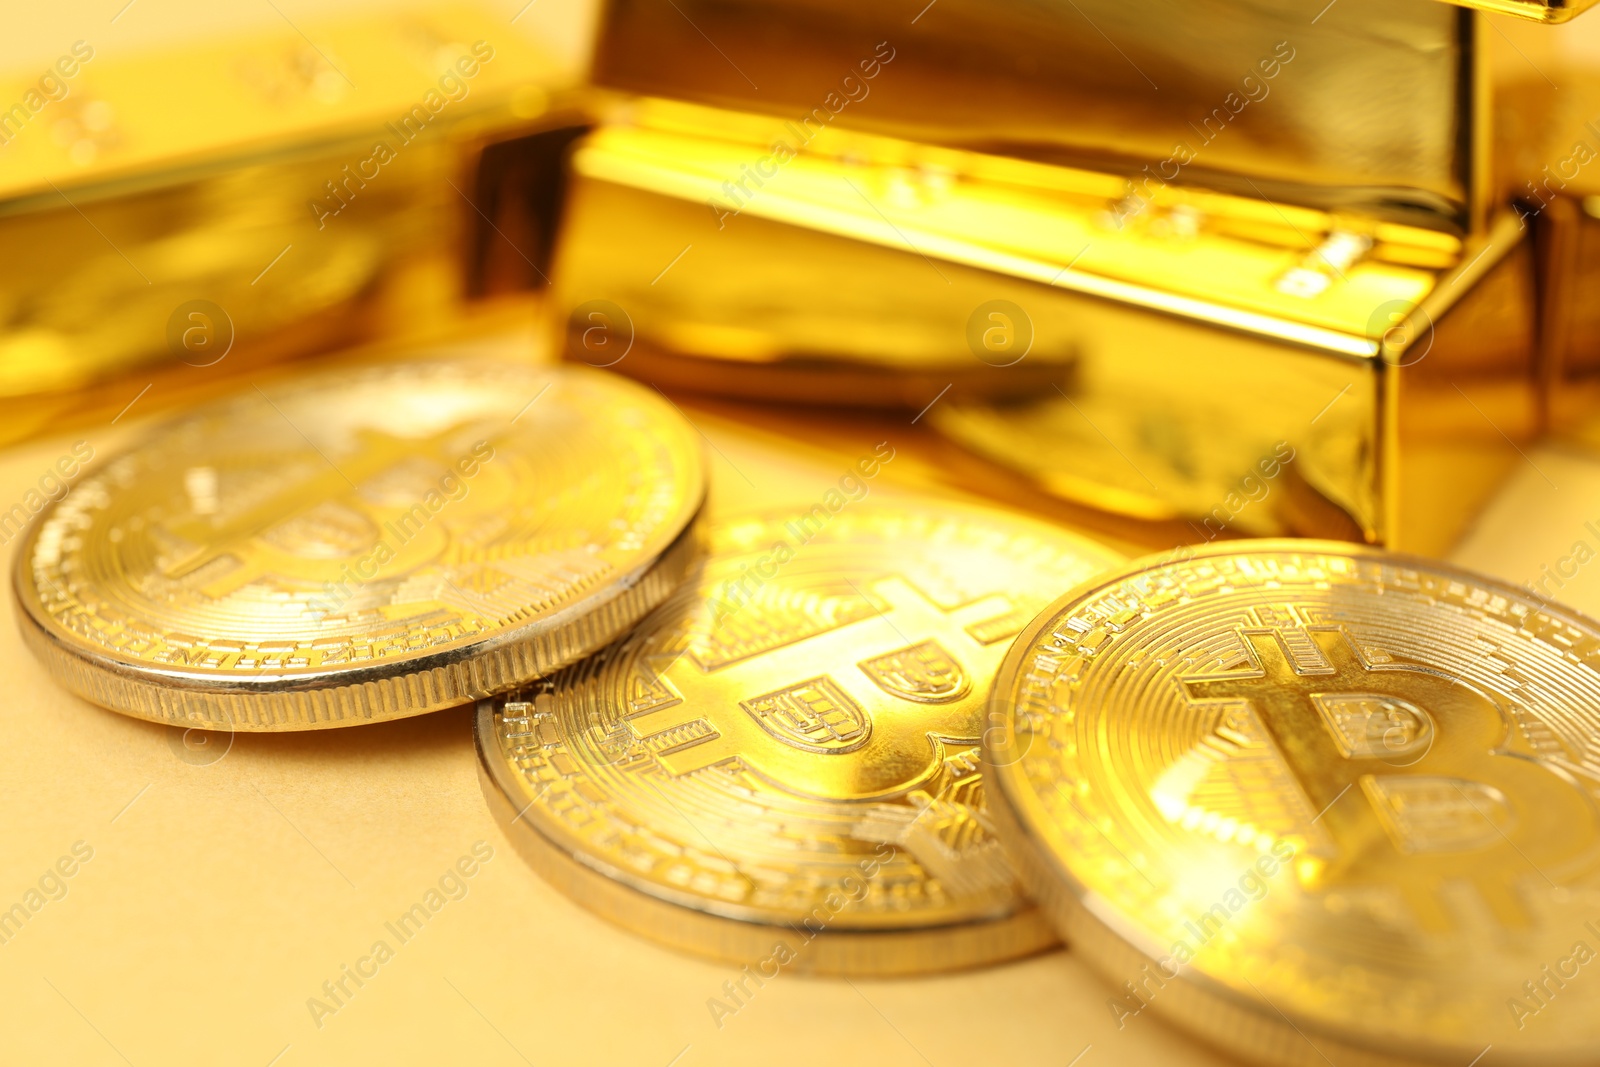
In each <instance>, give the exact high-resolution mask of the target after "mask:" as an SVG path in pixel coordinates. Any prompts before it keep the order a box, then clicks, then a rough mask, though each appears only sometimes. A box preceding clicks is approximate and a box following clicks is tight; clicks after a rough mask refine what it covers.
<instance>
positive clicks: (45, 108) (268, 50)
mask: <svg viewBox="0 0 1600 1067" xmlns="http://www.w3.org/2000/svg"><path fill="white" fill-rule="evenodd" d="M310 31H311V33H312V38H307V37H303V36H301V35H300V34H299V33H298V32H296V31H295V30H293V29H292V28H290V27H287V26H285V27H283V28H282V32H281V33H279V32H272V33H267V34H257V35H253V36H252V37H250V38H248V39H243V40H235V41H231V42H208V43H205V44H201V45H195V46H192V47H188V48H186V49H182V50H179V51H177V52H173V53H151V54H146V55H142V56H132V57H118V56H115V55H113V54H111V50H110V49H103V50H96V48H95V46H94V42H91V41H80V42H77V43H76V44H75V45H72V46H71V47H69V48H66V49H64V50H63V55H62V57H61V59H60V60H58V61H57V62H56V63H54V64H52V65H51V66H50V67H49V69H48V70H44V71H42V72H41V71H24V72H21V73H20V74H19V75H18V76H17V77H16V78H13V79H8V80H5V81H3V82H0V108H5V107H7V106H9V110H4V111H3V112H0V159H3V160H4V167H3V169H0V440H13V439H16V438H19V437H23V436H26V435H28V434H29V433H32V432H34V431H35V430H36V429H38V428H41V427H44V426H47V425H60V424H61V423H62V422H63V421H68V420H73V419H80V418H86V417H100V416H101V415H102V414H103V415H104V417H105V418H109V417H110V416H111V415H112V414H115V413H116V411H117V410H118V409H119V408H121V407H122V406H123V405H125V404H127V403H128V402H129V401H130V400H131V399H132V398H133V397H134V396H135V395H136V394H139V392H140V389H141V388H143V387H144V386H145V385H147V384H152V383H154V384H152V388H151V390H150V394H149V397H148V398H147V399H146V400H145V401H144V402H143V406H142V408H141V410H145V409H147V408H149V407H150V406H154V405H160V404H162V403H168V404H170V403H173V402H176V399H177V398H178V397H179V396H182V395H185V394H186V393H187V392H188V391H191V390H192V389H194V388H197V387H199V386H200V384H201V383H205V384H206V386H208V387H209V386H211V385H214V384H215V383H218V382H220V381H221V380H222V379H223V378H224V377H225V376H227V375H230V374H235V375H236V374H237V373H238V372H240V371H242V370H244V369H246V368H247V367H249V366H252V365H258V364H260V363H262V362H265V361H269V360H275V359H279V358H284V357H289V356H296V355H303V354H306V353H311V352H317V351H322V350H326V349H328V348H331V347H334V346H339V345H346V344H351V343H356V342H364V341H369V340H373V339H379V338H384V337H393V336H402V335H407V334H415V333H419V332H426V331H429V330H437V329H440V328H442V327H444V326H445V325H446V324H448V323H451V322H453V321H455V319H456V318H457V316H459V315H460V314H461V312H462V309H463V305H462V301H463V297H464V295H465V294H464V292H463V271H462V258H463V255H464V254H465V253H466V251H467V250H466V249H465V248H464V247H463V243H464V241H466V240H467V239H468V238H469V237H470V231H471V229H472V227H473V226H476V225H478V216H477V215H476V213H475V211H474V208H473V206H472V205H471V204H470V203H469V202H468V200H469V199H470V198H472V197H473V196H475V195H477V190H476V189H475V185H474V181H473V178H474V173H473V168H474V165H475V164H474V160H475V159H476V155H477V151H478V149H479V148H481V146H482V145H483V144H484V143H485V142H486V141H488V140H491V139H497V138H501V137H504V136H508V135H509V134H511V133H513V132H516V131H520V130H526V129H528V128H530V127H532V126H535V125H537V124H539V123H540V122H541V121H544V120H543V118H542V116H544V115H546V113H547V112H548V110H549V99H548V97H547V94H546V90H545V89H544V88H541V87H540V85H539V79H540V78H541V77H542V78H543V79H544V81H545V83H546V84H547V85H548V84H549V82H550V80H551V78H550V74H549V71H550V69H551V68H550V65H549V64H548V63H547V62H546V61H545V60H544V59H543V58H542V57H541V56H540V55H539V54H538V53H537V52H536V50H535V49H534V48H532V47H531V46H530V45H529V44H528V43H527V42H526V41H524V40H521V39H518V38H517V37H515V36H513V35H512V34H510V33H508V32H507V31H506V29H505V23H504V20H503V19H499V18H495V17H491V15H490V14H489V13H488V12H484V11H480V10H477V9H473V8H463V7H448V8H440V9H436V10H435V9H429V10H423V11H413V12H404V13H400V14H397V15H395V16H394V17H393V18H390V19H387V20H385V21H382V22H378V23H374V22H371V21H369V20H362V21H359V22H355V23H347V24H331V25H322V26H316V25H314V26H311V27H310ZM311 39H314V40H315V41H316V42H317V44H315V45H313V44H311V43H310V41H311ZM196 86H204V87H205V91H204V92H196V91H195V87H196ZM13 102H15V103H14V106H10V105H12V104H13Z"/></svg>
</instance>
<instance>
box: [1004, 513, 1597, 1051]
mask: <svg viewBox="0 0 1600 1067" xmlns="http://www.w3.org/2000/svg"><path fill="white" fill-rule="evenodd" d="M996 702H997V704H998V705H1000V706H1001V708H1002V710H1003V714H1002V716H1001V719H1000V721H999V722H998V724H997V726H996V728H995V729H994V730H992V731H991V732H990V733H989V734H988V735H987V736H986V738H985V757H986V763H987V766H988V768H989V771H988V773H989V774H990V775H991V783H990V787H991V799H992V801H993V806H994V808H995V809H996V819H997V822H998V824H999V828H1000V831H1001V834H1002V838H1003V840H1005V841H1006V843H1007V844H1008V846H1010V848H1011V850H1012V854H1013V856H1014V858H1015V859H1016V861H1017V862H1018V864H1019V868H1020V873H1021V874H1022V875H1023V877H1024V880H1025V882H1026V883H1027V884H1028V886H1029V888H1030V889H1032V890H1033V891H1034V893H1035V895H1036V898H1037V899H1039V900H1040V902H1041V905H1042V906H1044V907H1046V908H1047V909H1048V910H1049V911H1050V912H1051V913H1052V915H1053V916H1054V917H1055V918H1056V920H1057V922H1058V925H1059V926H1060V927H1061V928H1062V929H1063V931H1064V933H1065V934H1066V936H1067V937H1068V938H1069V940H1070V941H1071V942H1072V943H1073V944H1074V946H1075V947H1076V948H1077V949H1078V950H1080V951H1082V952H1084V953H1085V954H1087V955H1088V956H1089V957H1090V958H1092V959H1093V960H1094V961H1095V962H1096V963H1097V964H1098V965H1099V967H1100V968H1101V969H1102V970H1103V971H1104V972H1105V973H1106V974H1107V975H1108V977H1110V978H1111V979H1112V982H1113V986H1114V988H1112V989H1109V990H1108V991H1107V994H1108V995H1107V1011H1108V1012H1109V1013H1110V1015H1111V1016H1112V1017H1113V1018H1114V1019H1115V1020H1116V1021H1117V1023H1118V1025H1119V1026H1134V1025H1141V1024H1142V1023H1141V1021H1140V1016H1142V1015H1145V1014H1146V1013H1147V1012H1153V1013H1156V1014H1166V1015H1168V1016H1169V1017H1171V1018H1174V1019H1175V1020H1177V1021H1179V1022H1180V1023H1182V1024H1184V1025H1187V1026H1189V1027H1192V1028H1194V1029H1196V1030H1197V1031H1199V1032H1201V1033H1202V1034H1204V1035H1206V1036H1209V1037H1210V1038H1212V1039H1214V1040H1216V1041H1217V1042H1219V1043H1220V1044H1222V1045H1224V1046H1225V1047H1227V1048H1228V1049H1229V1050H1230V1051H1232V1052H1233V1053H1235V1054H1239V1055H1245V1056H1247V1057H1249V1058H1251V1059H1255V1060H1259V1061H1262V1062H1273V1063H1306V1064H1310V1063H1323V1062H1328V1060H1325V1059H1324V1057H1328V1058H1330V1059H1331V1061H1332V1062H1340V1063H1347V1062H1359V1063H1405V1062H1429V1063H1433V1062H1454V1063H1460V1064H1462V1065H1465V1064H1467V1063H1469V1062H1472V1061H1473V1059H1474V1057H1477V1056H1480V1055H1481V1054H1482V1053H1483V1051H1484V1049H1485V1048H1486V1047H1488V1046H1490V1045H1492V1046H1493V1047H1494V1050H1495V1051H1494V1055H1495V1057H1496V1058H1497V1059H1499V1060H1501V1061H1502V1062H1510V1061H1513V1060H1514V1061H1516V1062H1539V1063H1546V1062H1576V1060H1577V1059H1579V1058H1582V1057H1583V1056H1585V1055H1586V1056H1588V1057H1589V1058H1590V1059H1592V1057H1593V1054H1594V1050H1595V1048H1596V1047H1597V1042H1600V1010H1597V1008H1600V962H1594V961H1596V960H1597V958H1600V957H1597V952H1600V817H1597V807H1596V796H1597V787H1600V761H1597V758H1596V757H1597V756H1600V624H1596V623H1595V622H1594V621H1592V620H1590V619H1586V618H1584V617H1582V616H1579V615H1577V614H1575V613H1573V612H1570V611H1568V610H1566V609H1563V608H1560V607H1557V606H1555V605H1552V604H1549V603H1545V602H1541V601H1540V600H1539V599H1538V598H1537V597H1535V596H1534V595H1533V594H1531V593H1527V592H1524V591H1521V590H1517V589H1514V588H1512V587H1510V586H1506V585H1502V584H1500V583H1498V582H1495V581H1493V580H1491V579H1487V578H1481V577H1478V576H1475V575H1473V574H1470V573H1467V572H1463V571H1460V570H1456V569H1454V568H1451V567H1448V566H1446V565H1444V564H1441V563H1436V562H1432V561H1428V560H1423V559H1418V558H1412V557H1406V556H1397V555H1393V554H1387V553H1383V552H1380V551H1377V550H1371V549H1362V548H1356V547H1352V546H1349V545H1340V544H1334V543H1327V542H1294V541H1264V542H1238V543H1235V545H1231V546H1211V547H1208V548H1206V549H1201V550H1196V551H1189V550H1184V551H1181V552H1177V553H1172V554H1169V555H1168V556H1166V557H1162V558H1152V559H1149V560H1144V561H1138V562H1135V563H1133V564H1129V565H1128V566H1127V567H1126V568H1125V569H1123V570H1120V571H1117V572H1115V573H1112V574H1110V575H1108V576H1106V577H1104V578H1103V579H1100V580H1098V581H1096V582H1094V583H1092V586H1090V587H1085V588H1082V589H1080V590H1078V591H1076V592H1074V593H1072V594H1069V595H1068V596H1067V597H1066V598H1065V599H1063V600H1061V601H1059V602H1057V603H1056V604H1054V605H1052V606H1051V607H1050V608H1049V609H1048V610H1046V611H1045V612H1044V613H1043V614H1042V615H1040V616H1039V618H1038V619H1037V620H1035V621H1034V622H1033V623H1032V624H1031V625H1030V626H1029V627H1028V628H1027V630H1025V631H1024V632H1023V633H1022V634H1021V635H1020V636H1019V637H1018V639H1017V643H1016V645H1015V646H1014V647H1013V649H1012V651H1011V653H1010V655H1009V656H1008V658H1007V660H1006V663H1005V665H1004V666H1003V667H1002V669H1001V671H1000V674H999V676H998V678H997V681H996ZM1591 969H1592V970H1593V974H1592V975H1591V974H1590V970H1591ZM1591 982H1592V984H1590V983H1591ZM1341 1056H1343V1057H1346V1058H1341ZM1519 1056H1520V1057H1522V1058H1521V1059H1519V1058H1518V1057H1519Z"/></svg>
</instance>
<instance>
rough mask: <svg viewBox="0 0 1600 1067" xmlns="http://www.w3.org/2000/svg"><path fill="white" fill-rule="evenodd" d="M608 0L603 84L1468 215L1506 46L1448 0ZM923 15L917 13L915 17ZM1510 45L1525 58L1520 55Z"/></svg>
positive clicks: (1103, 163)
mask: <svg viewBox="0 0 1600 1067" xmlns="http://www.w3.org/2000/svg"><path fill="white" fill-rule="evenodd" d="M1320 6H1321V5H1312V6H1310V7H1308V5H1307V4H1305V3H1303V2H1301V0H1216V2H1211V3H1204V4H1196V3H1194V2H1193V0H1147V2H1144V3H1139V4H1128V3H1125V2H1121V0H1077V2H1075V3H1070V4H1022V3H996V2H994V0H938V3H937V4H931V5H929V6H928V7H926V8H924V9H923V10H922V11H921V12H920V14H919V13H918V12H917V11H916V10H915V8H913V9H912V10H910V11H906V10H903V9H902V7H900V6H898V5H890V6H884V5H863V4H858V3H852V2H850V0H810V2H807V3H783V4H771V3H765V2H758V0H677V2H676V3H675V4H662V3H658V2H656V0H610V2H609V3H608V4H607V6H606V9H605V14H604V18H603V22H602V25H601V32H600V37H599V43H598V46H597V50H596V55H595V60H594V75H593V77H594V80H595V81H596V82H597V83H598V84H600V85H602V86H606V87H609V88H612V89H616V90H621V91H623V92H627V93H637V94H643V95H648V96H657V97H666V98H672V99H679V100H683V101H686V102H691V103H699V104H705V105H710V106H716V107H723V108H730V109H739V110H745V111H752V112H761V113H764V114H769V115H773V116H776V117H779V118H782V119H785V120H788V121H791V122H794V123H796V124H797V125H799V124H802V123H804V122H805V121H806V119H807V118H811V119H813V120H814V121H815V122H816V123H817V124H818V125H822V126H848V127H851V128H854V129H859V130H863V131H866V132H872V133H879V134H884V135H887V136H892V137H897V138H902V139H905V140H910V141H919V142H924V143H929V144H939V145H944V146H948V147H953V148H962V149H966V150H970V151H976V152H983V153H986V154H991V155H1006V156H1014V157H1017V158H1021V159H1029V160H1034V161H1038V162H1047V163H1056V164H1061V165H1066V166H1076V167H1086V168H1089V169H1094V170H1101V171H1105V172H1107V173H1112V174H1117V175H1120V176H1122V177H1124V178H1125V179H1126V180H1127V184H1126V186H1125V187H1124V195H1126V196H1130V197H1139V196H1143V195H1145V194H1146V193H1147V192H1148V191H1149V190H1150V189H1151V188H1152V187H1153V188H1159V187H1160V186H1162V185H1165V184H1169V183H1180V184H1189V185H1198V186H1204V187H1207V188H1211V189H1216V190H1220V191H1223V192H1231V193H1235V194H1238V195H1241V196H1246V197H1256V198H1270V199H1272V200H1274V201H1282V202H1290V203H1296V204H1302V205H1306V206H1311V207H1318V208H1322V209H1324V210H1328V211H1338V212H1341V213H1359V214H1365V215H1369V216H1371V217H1374V218H1382V219H1386V220H1389V221H1397V222H1409V223H1412V224H1416V225H1423V226H1434V227H1440V228H1445V229H1454V230H1455V231H1457V232H1460V231H1464V230H1467V229H1471V228H1473V227H1475V226H1478V225H1480V224H1481V223H1482V221H1483V220H1484V219H1486V218H1487V216H1488V212H1489V210H1490V192H1491V190H1490V189H1489V188H1488V185H1487V175H1488V169H1487V168H1488V158H1489V156H1488V134H1489V131H1488V127H1487V110H1486V104H1487V102H1488V99H1489V98H1488V92H1489V86H1490V79H1491V76H1492V75H1491V68H1492V67H1494V62H1493V60H1494V58H1495V55H1494V54H1491V53H1492V52H1493V51H1494V50H1497V49H1503V48H1504V45H1503V43H1502V41H1501V37H1500V35H1499V34H1497V33H1494V32H1493V31H1492V30H1490V28H1489V27H1488V26H1487V25H1486V24H1485V22H1484V21H1483V17H1482V16H1481V15H1479V14H1478V13H1477V12H1473V11H1468V10H1464V9H1462V8H1459V7H1455V6H1451V5H1449V4H1441V3H1437V2H1436V0H1338V3H1337V4H1330V5H1328V7H1327V8H1326V9H1324V10H1321V11H1320V13H1319V11H1318V8H1319V7H1320ZM913 15H916V16H917V17H915V18H912V17H911V16H913ZM1512 59H1513V60H1515V59H1516V56H1515V55H1514V54H1513V55H1512Z"/></svg>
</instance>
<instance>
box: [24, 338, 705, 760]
mask: <svg viewBox="0 0 1600 1067" xmlns="http://www.w3.org/2000/svg"><path fill="white" fill-rule="evenodd" d="M704 491H705V490H704V481H703V474H702V457H701V453H700V444H699V441H698V439H697V438H696V435H695V433H694V430H693V428H692V427H690V426H688V425H687V424H686V423H685V421H684V420H683V419H682V418H681V416H679V415H678V414H677V413H675V412H674V411H673V410H672V408H671V407H670V405H668V404H667V402H666V401H664V400H662V399H661V398H660V397H658V396H655V395H654V394H652V393H651V392H649V391H648V390H645V389H643V388H641V387H639V386H636V385H634V384H632V383H630V382H626V381H624V380H621V379H617V378H613V377H611V376H608V375H603V374H600V373H598V372H593V371H586V370H577V369H567V370H550V369H539V368H532V367H526V366H518V365H510V364H497V363H487V362H484V363H479V362H471V361H461V362H426V363H404V364H396V365H389V366H382V367H373V368H367V369H358V370H349V371H341V372H332V373H330V374H326V375H322V376H319V377H315V378H313V379H310V380H306V381H302V382H299V383H296V384H295V385H293V386H292V387H290V388H288V389H282V388H281V387H280V388H272V387H267V388H257V389H253V390H248V391H246V392H244V393H242V394H241V395H240V396H238V397H237V398H235V399H231V400H228V401H224V402H219V403H217V404H215V405H212V406H209V407H206V408H203V409H201V410H200V411H198V412H196V413H194V414H192V415H190V416H188V417H186V418H184V419H181V420H179V421H177V422H175V423H173V424H170V425H168V426H166V427H164V428H162V429H160V430H159V431H157V432H156V433H155V434H154V435H153V436H152V437H151V438H150V439H148V440H147V441H146V442H144V443H143V444H140V445H138V446H136V447H134V448H133V449H132V450H130V451H128V452H126V453H124V454H122V455H120V456H118V457H116V458H114V459H112V460H110V461H109V462H108V463H107V464H106V466H105V467H104V468H103V469H101V470H99V471H97V472H95V473H93V474H92V476H90V477H87V478H85V479H84V480H83V481H82V482H81V483H80V484H79V485H78V486H77V487H76V489H75V490H74V491H73V492H72V493H71V494H70V495H69V496H67V497H65V498H64V499H62V500H61V501H59V502H58V503H57V504H55V505H54V506H53V508H52V509H50V510H48V511H47V512H45V513H44V514H43V515H42V516H41V519H40V521H39V522H38V523H36V525H35V526H34V527H33V528H32V529H31V531H30V534H29V537H28V539H27V541H26V542H25V543H24V545H23V546H22V549H21V552H20V555H19V562H18V567H17V573H16V586H17V594H18V597H19V599H20V601H21V604H22V606H23V609H24V612H25V615H26V617H25V620H24V633H25V636H28V637H29V639H30V642H31V643H32V644H33V645H34V647H35V649H36V651H39V652H40V653H41V655H43V656H44V657H45V659H46V661H47V663H48V664H49V665H50V666H51V668H52V669H53V670H54V671H55V672H56V673H57V675H58V677H60V678H61V680H62V681H64V682H65V683H66V684H67V685H68V686H69V687H70V688H73V689H75V690H76V691H78V692H80V693H82V694H83V695H85V696H87V697H89V698H90V699H92V700H96V701H97V702H99V703H102V704H105V705H107V706H110V707H114V708H116V709H117V710H121V711H126V712H129V713H132V714H135V715H140V716H142V717H146V718H152V719H157V720H163V721H169V722H180V723H184V724H186V725H205V726H217V727H223V728H229V729H244V730H250V729H278V728H284V729H293V728H308V727H318V726H328V725H344V724H347V723H350V722H360V721H367V720H370V719H376V718H390V717H395V716H398V715H404V714H414V713H417V712H421V711H427V710H432V709H434V708H437V707H442V706H448V705H449V704H454V703H461V702H464V701H466V700H470V699H473V698H474V697H476V696H481V695H483V694H485V693H487V692H493V691H496V690H497V689H498V690H501V691H503V690H504V689H505V688H507V687H509V686H510V685H513V684H516V683H517V682H520V681H524V680H526V679H527V678H529V677H532V676H535V675H537V674H539V673H547V672H548V671H550V670H553V669H555V668H556V667H559V666H560V665H562V664H563V663H566V662H570V661H571V660H572V659H574V658H576V657H577V656H578V655H580V654H583V653H586V652H588V651H592V650H593V649H594V648H595V647H598V646H599V645H600V644H603V643H604V642H605V641H606V640H609V639H610V638H611V637H613V636H615V634H616V633H617V632H619V631H620V630H621V629H623V628H625V626H626V625H628V624H630V623H631V622H633V621H635V620H636V619H637V618H639V617H640V616H642V615H643V614H645V613H646V612H647V611H648V610H649V609H650V608H652V607H654V606H655V605H656V604H658V603H659V602H660V601H661V599H662V598H664V597H665V595H666V594H667V593H669V592H670V591H671V589H672V588H673V586H674V584H675V582H676V580H677V579H678V578H679V577H681V575H682V574H683V573H686V572H687V569H688V566H689V565H690V563H691V562H692V560H691V559H690V558H687V557H686V558H683V559H679V560H677V562H676V573H674V574H670V575H669V574H665V573H661V574H658V575H656V576H655V577H654V578H651V577H650V576H651V574H652V571H651V568H652V567H654V566H655V565H656V564H657V563H658V562H660V561H661V560H662V559H663V556H664V554H668V553H669V552H671V551H673V550H674V549H675V546H678V545H680V543H681V542H682V539H683V535H684V532H685V530H686V529H687V528H688V527H689V526H690V524H691V523H692V520H693V519H694V517H695V516H696V515H697V514H698V511H699V509H700V507H701V504H702V501H703V497H704ZM678 555H679V556H683V555H684V553H682V552H678Z"/></svg>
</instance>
